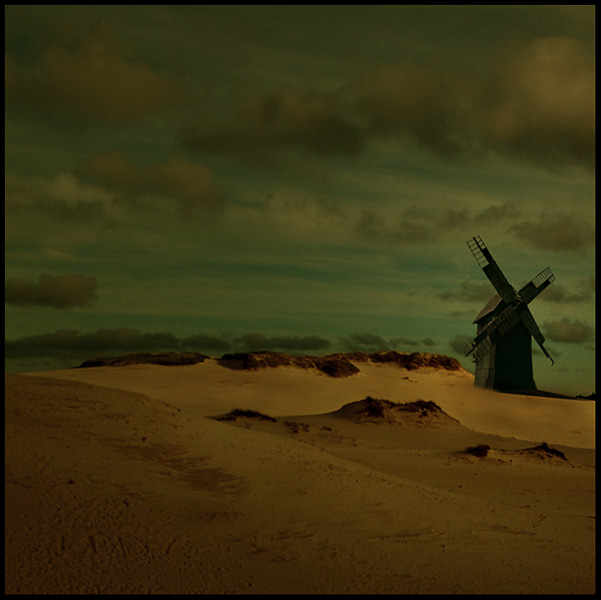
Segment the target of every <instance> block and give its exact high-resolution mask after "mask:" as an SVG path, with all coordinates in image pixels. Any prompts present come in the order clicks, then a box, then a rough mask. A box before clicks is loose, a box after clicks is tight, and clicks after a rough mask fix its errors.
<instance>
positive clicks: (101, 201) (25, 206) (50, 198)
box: [4, 173, 116, 228]
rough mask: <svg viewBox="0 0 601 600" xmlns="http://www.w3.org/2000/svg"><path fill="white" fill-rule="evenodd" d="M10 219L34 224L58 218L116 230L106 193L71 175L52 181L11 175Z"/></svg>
mask: <svg viewBox="0 0 601 600" xmlns="http://www.w3.org/2000/svg"><path fill="white" fill-rule="evenodd" d="M4 197H5V212H6V215H7V217H9V218H10V217H20V218H25V219H26V220H27V221H31V220H32V218H35V217H44V219H54V220H58V221H62V222H65V223H69V224H72V225H77V226H93V227H103V228H107V227H109V228H112V227H114V226H115V225H116V221H115V219H114V218H113V217H112V216H111V215H110V210H109V207H110V204H111V201H110V200H109V199H108V198H107V194H106V192H104V191H103V190H102V189H100V188H96V187H95V186H90V185H86V184H85V183H83V182H81V181H80V180H79V179H78V178H77V177H75V176H74V175H72V174H71V173H57V174H56V175H55V176H54V177H53V178H51V179H44V178H41V177H20V176H15V175H9V174H7V175H6V177H5V182H4Z"/></svg>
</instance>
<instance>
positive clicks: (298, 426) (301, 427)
mask: <svg viewBox="0 0 601 600" xmlns="http://www.w3.org/2000/svg"><path fill="white" fill-rule="evenodd" d="M284 425H286V427H288V430H289V431H290V433H298V432H299V431H304V432H305V433H308V431H309V425H307V423H297V422H296V421H284Z"/></svg>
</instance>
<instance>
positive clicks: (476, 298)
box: [438, 279, 495, 302]
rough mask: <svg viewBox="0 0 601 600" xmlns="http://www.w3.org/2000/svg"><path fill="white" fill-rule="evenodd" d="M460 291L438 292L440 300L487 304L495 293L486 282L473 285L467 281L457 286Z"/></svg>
mask: <svg viewBox="0 0 601 600" xmlns="http://www.w3.org/2000/svg"><path fill="white" fill-rule="evenodd" d="M459 287H460V289H459V290H458V291H456V292H440V293H439V294H438V297H439V298H440V299H441V300H467V301H470V302H487V301H488V300H489V299H490V298H491V296H492V295H493V294H494V293H495V292H494V288H493V287H492V286H491V285H490V283H488V282H482V283H474V282H472V281H470V280H469V279H465V280H463V281H462V282H461V283H460V284H459Z"/></svg>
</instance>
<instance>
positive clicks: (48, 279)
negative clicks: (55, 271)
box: [4, 273, 98, 309]
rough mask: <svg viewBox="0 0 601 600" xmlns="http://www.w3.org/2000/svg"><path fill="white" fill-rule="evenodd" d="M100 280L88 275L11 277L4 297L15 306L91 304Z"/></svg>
mask: <svg viewBox="0 0 601 600" xmlns="http://www.w3.org/2000/svg"><path fill="white" fill-rule="evenodd" d="M97 287H98V283H97V281H96V278H95V277H89V276H88V275H81V274H74V275H58V276H57V277H53V276H52V275H46V274H45V273H43V274H42V275H40V277H39V279H38V281H37V282H36V283H32V282H28V281H23V280H18V279H9V280H8V281H6V283H5V292H4V293H5V296H4V299H5V300H4V301H5V303H6V304H11V305H13V306H25V305H28V304H34V305H38V306H50V307H52V308H61V309H65V308H73V307H76V306H88V305H90V304H91V303H92V302H93V301H94V300H95V299H96V289H97Z"/></svg>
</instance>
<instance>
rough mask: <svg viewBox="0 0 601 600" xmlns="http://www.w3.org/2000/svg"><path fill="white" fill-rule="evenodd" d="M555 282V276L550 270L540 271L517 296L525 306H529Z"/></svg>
mask: <svg viewBox="0 0 601 600" xmlns="http://www.w3.org/2000/svg"><path fill="white" fill-rule="evenodd" d="M554 281H555V275H553V273H551V269H549V267H547V268H546V269H544V270H542V271H541V272H540V273H539V274H538V275H537V276H536V277H535V278H534V279H533V280H532V281H531V282H530V283H527V284H526V285H525V286H524V287H523V288H522V289H521V290H520V291H519V294H520V296H521V297H522V300H523V301H524V303H525V304H529V303H530V302H532V300H534V298H536V297H537V296H538V295H539V294H540V293H541V292H542V291H543V290H544V289H545V288H546V287H547V286H549V285H551V284H552V283H553V282H554Z"/></svg>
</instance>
